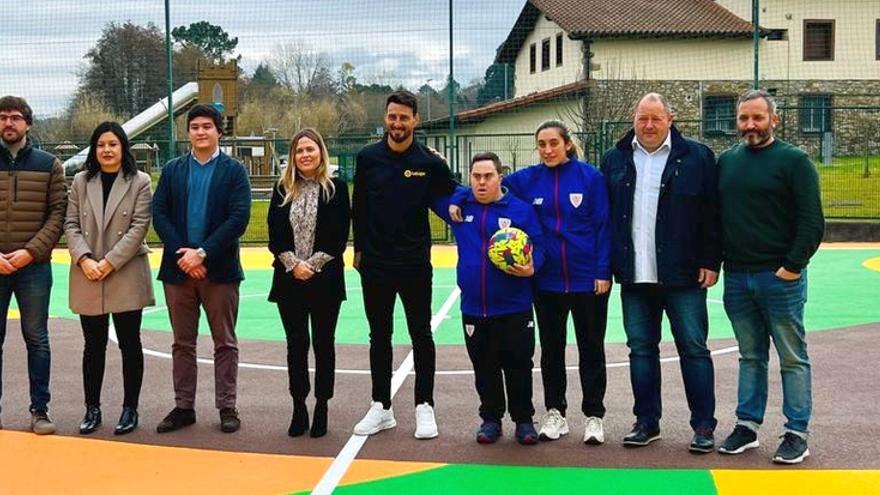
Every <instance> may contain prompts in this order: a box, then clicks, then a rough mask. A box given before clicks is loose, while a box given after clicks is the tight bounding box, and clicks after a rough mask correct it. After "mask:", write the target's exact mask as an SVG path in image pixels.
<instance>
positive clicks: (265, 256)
mask: <svg viewBox="0 0 880 495" xmlns="http://www.w3.org/2000/svg"><path fill="white" fill-rule="evenodd" d="M353 258H354V250H353V249H352V248H351V246H349V247H348V249H346V250H345V254H343V259H344V260H345V266H346V267H347V268H349V269H350V268H351V264H352V259H353ZM274 259H275V258H274V256H273V255H272V253H270V252H269V249H267V248H265V247H244V248H241V265H242V268H244V269H245V270H271V269H272V261H274ZM52 261H53V262H55V263H60V264H63V265H69V264H70V252H69V251H68V250H66V249H56V250H54V251H53V252H52ZM161 261H162V249H161V248H157V249H153V252H151V253H150V266H151V267H153V268H159V263H161ZM457 262H458V254H457V253H456V250H455V246H449V245H442V246H434V247H432V248H431V263H432V264H433V265H434V267H435V268H454V267H455V265H456V263H457Z"/></svg>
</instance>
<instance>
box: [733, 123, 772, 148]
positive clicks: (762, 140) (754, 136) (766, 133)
mask: <svg viewBox="0 0 880 495" xmlns="http://www.w3.org/2000/svg"><path fill="white" fill-rule="evenodd" d="M740 137H742V141H743V143H745V145H746V146H748V147H750V148H762V147H764V146H766V145H767V143H768V142H769V141H770V140H771V139H773V129H772V128H767V129H752V130H748V131H742V132H740Z"/></svg>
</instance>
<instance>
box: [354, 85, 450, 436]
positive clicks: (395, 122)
mask: <svg viewBox="0 0 880 495" xmlns="http://www.w3.org/2000/svg"><path fill="white" fill-rule="evenodd" d="M418 122H419V117H418V109H417V103H416V97H415V95H413V94H412V93H410V92H408V91H397V92H394V93H392V94H391V95H390V96H389V97H388V99H387V101H386V104H385V128H386V134H385V136H384V137H383V139H382V140H381V141H379V142H377V143H374V144H371V145H368V146H365V147H364V148H363V149H362V150H361V151H360V153H358V156H357V163H356V169H355V176H354V193H353V198H352V227H353V231H354V250H355V261H354V266H355V268H357V269H358V271H359V272H360V275H361V285H362V287H363V293H364V306H365V309H366V314H367V320H368V321H369V324H370V369H371V375H372V381H373V391H372V399H373V404H372V406H371V407H370V410H369V412H367V415H366V416H365V417H364V419H363V420H361V422H359V423H358V424H357V425H355V427H354V433H355V434H358V435H372V434H374V433H378V432H379V431H382V430H385V429H388V428H393V427H394V426H396V425H397V422H396V421H395V420H394V413H393V411H392V409H391V362H392V348H391V333H392V322H393V313H394V302H395V298H396V296H397V295H398V294H399V295H400V299H401V302H402V303H403V307H404V311H405V312H406V322H407V327H408V329H409V335H410V339H411V340H412V346H413V358H414V364H415V372H416V383H415V404H416V432H415V437H416V438H434V437H436V436H437V434H438V432H437V424H436V421H435V419H434V410H433V405H434V399H433V391H434V361H435V349H434V340H433V337H432V335H431V277H432V267H431V233H430V229H429V225H428V206H429V205H430V204H431V202H432V200H433V199H434V198H437V197H440V196H448V195H449V194H451V193H452V192H453V191H454V190H455V187H456V182H455V181H454V180H453V178H452V174H451V172H450V171H449V167H448V166H447V164H446V161H445V160H444V159H443V157H441V156H440V155H439V154H437V153H436V152H435V151H434V150H432V149H430V148H428V147H427V146H424V145H422V144H420V143H418V142H416V141H415V140H414V138H413V131H414V129H415V127H416V125H418Z"/></svg>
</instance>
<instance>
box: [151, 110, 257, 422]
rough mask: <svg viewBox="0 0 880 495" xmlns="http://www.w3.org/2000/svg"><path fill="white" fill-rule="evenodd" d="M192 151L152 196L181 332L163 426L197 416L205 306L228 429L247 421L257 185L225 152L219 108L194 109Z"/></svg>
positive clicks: (173, 164)
mask: <svg viewBox="0 0 880 495" xmlns="http://www.w3.org/2000/svg"><path fill="white" fill-rule="evenodd" d="M186 120H187V127H188V132H189V140H190V144H191V145H192V152H191V153H187V154H185V155H183V156H181V157H179V158H177V159H175V160H172V161H170V162H168V163H167V164H166V165H165V166H164V167H163V168H162V176H161V177H160V178H159V185H158V186H157V187H156V192H155V194H154V195H153V225H154V226H155V228H156V232H157V233H158V234H159V238H160V239H162V243H163V245H164V249H163V252H162V264H161V267H160V268H159V280H161V281H162V282H163V283H164V287H165V303H166V305H167V306H168V314H169V316H170V318H171V327H172V330H173V332H174V344H173V345H172V348H171V349H172V363H173V375H174V401H175V408H174V409H173V410H172V411H171V412H170V413H169V414H168V416H166V417H165V419H163V420H162V422H161V423H159V426H158V427H157V428H156V430H157V431H158V432H159V433H164V432H168V431H173V430H177V429H180V428H183V427H184V426H188V425H191V424H193V423H195V420H196V417H195V409H194V405H195V397H196V376H197V371H198V370H197V364H196V339H197V337H198V328H199V307H200V306H201V307H203V308H204V309H205V314H206V316H207V318H208V324H209V326H210V327H211V337H212V338H213V339H214V387H215V406H216V407H217V409H219V410H220V429H221V431H223V432H225V433H231V432H234V431H237V430H238V429H239V427H240V426H241V421H240V420H239V417H238V411H237V410H236V409H235V403H236V396H237V382H238V341H237V338H236V336H235V322H236V320H237V317H238V286H239V284H240V283H241V281H242V280H243V279H244V272H243V271H242V269H241V262H240V261H239V253H238V251H239V238H240V237H241V236H242V234H244V231H245V229H246V228H247V224H248V220H249V219H250V209H251V192H250V183H249V182H248V177H247V171H246V170H245V169H244V166H242V164H241V163H239V162H238V161H236V160H235V159H233V158H230V157H229V156H228V155H226V154H225V153H223V152H221V151H220V128H221V127H220V113H219V112H218V111H217V110H216V109H215V108H214V107H212V106H209V105H202V104H199V105H196V106H194V107H193V108H192V109H191V110H190V111H189V113H188V114H187V118H186Z"/></svg>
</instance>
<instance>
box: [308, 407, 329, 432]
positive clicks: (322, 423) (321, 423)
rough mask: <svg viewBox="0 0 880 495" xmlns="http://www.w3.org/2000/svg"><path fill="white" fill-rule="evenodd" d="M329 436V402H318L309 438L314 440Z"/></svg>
mask: <svg viewBox="0 0 880 495" xmlns="http://www.w3.org/2000/svg"><path fill="white" fill-rule="evenodd" d="M326 434H327V401H318V403H317V404H315V416H314V417H313V418H312V429H311V430H310V431H309V436H311V437H312V438H318V437H323V436H324V435H326Z"/></svg>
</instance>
